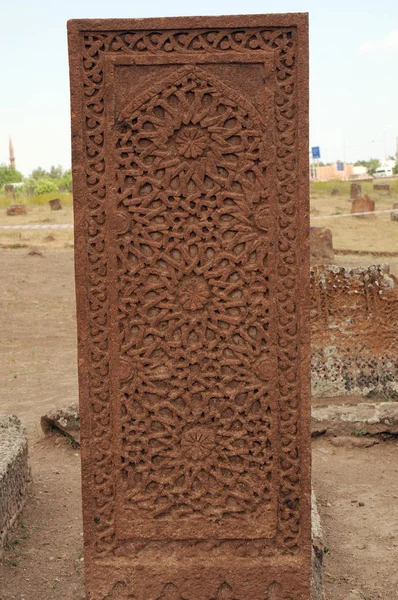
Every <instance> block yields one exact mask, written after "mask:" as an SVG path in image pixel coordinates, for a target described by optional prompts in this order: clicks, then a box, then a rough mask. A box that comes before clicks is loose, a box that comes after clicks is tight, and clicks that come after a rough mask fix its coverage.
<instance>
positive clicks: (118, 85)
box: [69, 14, 310, 600]
mask: <svg viewBox="0 0 398 600" xmlns="http://www.w3.org/2000/svg"><path fill="white" fill-rule="evenodd" d="M307 36H308V23H307V16H306V15H303V14H293V15H255V16H240V17H212V18H208V17H200V18H177V19H149V20H105V21H102V20H83V21H71V22H70V23H69V52H70V72H71V96H72V139H73V177H74V201H75V252H76V259H75V264H76V283H77V304H78V331H79V386H80V412H81V442H82V463H83V512H84V538H85V565H86V585H87V595H88V598H90V600H94V599H95V600H104V599H105V598H106V599H107V600H109V599H110V598H118V599H119V598H123V599H124V598H126V599H127V598H135V599H136V600H148V599H149V598H153V599H154V600H202V599H203V600H215V599H220V600H245V599H249V598H250V600H308V599H309V570H310V493H309V489H310V485H309V472H310V469H309V463H310V454H309V440H310V419H309V353H310V349H309V319H308V299H309V249H308V232H309V219H308V213H309V207H308V106H307V105H308V40H307Z"/></svg>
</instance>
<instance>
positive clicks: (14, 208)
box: [7, 204, 26, 217]
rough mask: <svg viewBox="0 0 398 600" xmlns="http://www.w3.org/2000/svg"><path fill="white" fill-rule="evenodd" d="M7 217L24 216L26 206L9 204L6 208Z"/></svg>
mask: <svg viewBox="0 0 398 600" xmlns="http://www.w3.org/2000/svg"><path fill="white" fill-rule="evenodd" d="M7 215H8V216H10V217H14V216H15V215H26V206H25V205H24V204H11V206H9V207H8V208H7Z"/></svg>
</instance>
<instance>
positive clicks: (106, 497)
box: [82, 28, 300, 554]
mask: <svg viewBox="0 0 398 600" xmlns="http://www.w3.org/2000/svg"><path fill="white" fill-rule="evenodd" d="M296 43H297V42H296V37H295V29H294V28H290V29H281V28H275V29H272V28H269V29H264V28H250V29H247V30H245V29H243V30H239V31H237V30H228V29H225V30H222V29H220V30H215V31H212V32H209V31H198V30H195V31H189V30H187V31H175V32H171V31H165V32H162V31H160V32H142V31H141V32H124V33H120V32H119V33H112V32H103V33H97V32H95V33H86V34H84V37H83V39H82V48H83V55H84V57H83V65H82V66H83V70H82V74H83V81H82V83H83V93H84V101H85V124H86V131H85V148H86V162H85V170H86V192H87V205H86V232H87V233H86V235H87V245H88V268H89V270H88V274H87V278H88V281H89V282H90V290H89V296H88V313H89V334H90V335H89V343H90V356H91V362H90V367H89V373H88V376H89V385H90V404H91V407H92V411H91V415H92V416H91V428H92V429H91V435H92V440H93V441H92V450H91V452H92V457H93V460H94V461H95V462H96V469H95V478H94V480H93V483H94V493H93V498H92V501H93V510H94V513H95V515H96V516H95V519H94V522H95V527H96V551H97V553H100V554H101V553H106V552H111V551H112V549H113V547H114V545H115V541H116V540H115V525H114V497H115V495H114V486H115V480H114V468H113V457H112V453H111V433H112V431H111V412H110V395H109V368H110V367H109V360H110V357H109V325H110V323H109V296H108V289H107V281H108V278H107V274H108V250H107V245H106V233H105V231H106V219H107V217H106V213H105V199H106V196H107V188H106V182H105V169H106V162H105V152H104V129H105V113H104V98H103V93H104V92H103V83H104V72H103V69H104V56H105V55H106V54H107V53H115V54H117V53H132V54H134V53H147V54H156V53H158V52H164V53H182V54H184V53H195V52H197V51H199V52H202V53H203V52H204V51H205V52H209V53H220V54H222V53H223V52H225V51H230V50H233V51H235V52H260V51H266V52H273V53H274V55H275V65H276V74H275V76H276V83H277V92H276V96H275V118H276V122H277V138H276V146H277V158H276V172H277V198H276V199H277V202H278V207H279V208H278V216H277V227H278V232H277V235H278V252H279V255H278V267H277V273H278V280H279V283H278V289H277V298H276V299H277V307H278V308H277V315H278V316H277V319H278V340H279V342H278V344H279V346H278V347H279V357H278V369H279V395H280V416H281V418H280V425H279V436H280V444H281V453H282V456H281V469H280V482H281V488H280V499H279V533H278V542H279V544H280V548H281V549H282V550H283V551H287V552H295V551H296V550H297V549H298V543H299V536H300V521H299V497H300V464H299V460H298V449H297V424H298V416H299V408H298V398H299V393H300V392H299V379H298V374H297V335H298V320H297V318H298V317H297V312H296V310H295V295H296V293H297V292H296V284H297V282H296V277H297V255H296V224H295V221H296V207H295V194H296V180H295V176H296V159H295V152H296V146H295V143H296V106H295V97H296V89H295V72H296V57H295V52H296ZM187 135H189V136H191V135H192V136H193V133H192V134H191V133H189V134H188V133H186V134H184V133H183V130H182V129H181V131H180V138H178V137H175V140H174V144H175V148H176V155H178V156H179V157H180V158H181V156H184V158H185V160H186V161H187V163H189V162H192V165H194V166H193V167H191V168H190V170H189V166H188V170H187V168H186V167H184V168H185V172H182V171H181V170H179V168H178V166H177V164H176V166H175V167H174V168H175V171H176V172H175V174H174V178H172V179H171V180H170V182H172V181H174V180H176V183H175V184H174V185H176V189H177V188H178V189H179V190H181V191H183V192H184V191H185V192H187V191H188V186H189V185H192V183H190V182H193V183H194V184H195V185H198V182H199V185H200V186H201V185H202V184H205V183H206V176H207V174H206V172H204V171H203V167H201V166H199V165H200V160H199V161H198V162H195V161H194V156H193V153H195V152H196V153H197V157H196V158H201V157H202V156H203V154H204V152H205V149H203V148H202V146H203V143H204V139H203V141H201V140H202V138H199V139H198V141H196V142H195V138H194V137H192V139H190V140H191V141H189V140H188V139H187V140H186V141H185V142H184V143H185V146H184V143H182V142H183V141H184V140H181V136H182V138H184V136H187ZM199 141H200V143H199ZM188 142H189V143H188ZM194 142H195V143H194ZM165 144H167V140H165ZM178 148H180V150H181V149H183V150H182V153H181V151H178ZM184 148H185V150H184ZM188 148H190V149H188ZM200 151H202V154H199V152H200ZM159 152H161V148H159ZM184 153H185V154H186V155H184ZM189 154H191V156H189ZM152 156H153V154H152ZM142 160H143V161H145V160H148V157H146V156H145V153H142ZM153 160H155V161H157V162H158V164H159V169H162V167H161V166H160V163H161V161H162V157H161V153H160V154H158V155H157V156H153ZM155 166H156V163H155ZM151 168H152V167H151ZM212 170H213V171H214V168H213V167H212ZM188 173H189V177H188ZM214 175H215V173H214ZM218 177H219V178H220V179H221V180H223V182H224V184H225V173H223V172H221V173H218ZM227 178H228V175H227ZM213 181H214V178H213ZM145 185H148V186H151V185H152V183H151V182H150V181H148V182H147V183H146V184H144V186H145ZM142 193H145V187H144V189H143V190H142ZM154 210H155V211H156V208H154ZM230 210H231V209H230V207H229V211H230ZM260 215H261V216H260ZM233 218H236V216H234V217H233ZM246 218H247V219H248V221H249V222H250V219H253V223H254V224H255V225H257V227H259V228H260V229H264V230H265V231H266V230H267V225H268V223H267V218H266V216H265V217H263V209H262V208H261V211H260V212H258V213H257V217H256V215H255V214H253V215H252V216H250V214H247V215H246ZM198 226H199V223H197V224H196V223H195V227H196V228H197V227H198ZM204 226H205V227H206V225H204ZM158 234H160V235H162V234H161V232H160V231H159V232H158ZM240 235H241V236H242V237H243V238H244V236H245V235H247V234H246V233H244V230H242V231H241V233H240ZM253 240H255V236H253ZM155 243H156V240H155ZM249 243H254V241H250V240H249ZM175 250H176V251H177V248H176V249H175ZM210 250H211V246H210V245H209V246H208V252H209V254H211V252H210ZM143 251H145V249H143ZM174 260H175V259H174ZM180 281H182V277H181V279H180ZM178 283H179V282H178V281H176V290H177V286H178ZM237 287H239V282H238V281H237ZM237 291H238V290H237V289H236V290H234V292H237ZM152 292H155V293H156V291H155V290H152ZM176 297H177V292H176ZM149 300H150V298H148V301H149ZM206 301H207V300H206ZM233 308H234V307H233V306H231V309H233ZM155 323H156V319H155ZM155 326H156V325H155ZM179 327H180V330H181V334H182V335H184V336H185V339H186V340H187V341H188V339H190V340H191V342H190V343H193V344H194V343H195V336H194V335H193V330H192V328H190V327H189V325H188V324H187V325H185V326H184V328H183V329H181V327H182V325H180V326H179ZM203 327H204V326H203ZM157 360H158V361H159V362H161V360H162V358H161V357H159V358H158V359H157ZM130 368H131V369H132V372H133V373H134V372H136V371H135V369H136V366H135V365H134V364H132V365H131V366H130ZM151 368H152V370H153V369H155V370H156V369H157V368H159V369H160V371H162V369H163V370H164V371H165V373H167V369H168V367H167V365H166V366H164V365H163V366H160V367H156V361H155V364H152V366H151ZM128 369H129V361H128V362H127V371H128ZM161 377H162V376H161ZM155 380H156V379H155ZM159 381H162V380H161V379H160V380H159ZM198 381H200V379H198ZM150 393H151V392H150ZM197 393H200V392H199V391H198V392H197ZM242 393H243V394H244V393H245V392H242ZM238 395H239V394H238ZM176 400H177V399H176ZM253 401H254V402H255V399H253ZM225 408H226V407H225ZM173 410H179V409H178V404H177V405H176V408H173ZM163 418H165V417H163Z"/></svg>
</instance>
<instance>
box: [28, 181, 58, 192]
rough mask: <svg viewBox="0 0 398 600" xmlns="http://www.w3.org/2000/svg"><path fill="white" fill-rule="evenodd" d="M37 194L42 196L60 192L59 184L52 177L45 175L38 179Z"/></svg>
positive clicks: (35, 187)
mask: <svg viewBox="0 0 398 600" xmlns="http://www.w3.org/2000/svg"><path fill="white" fill-rule="evenodd" d="M34 190H35V196H41V195H42V194H52V193H55V194H56V193H57V192H58V186H57V184H56V183H55V181H53V180H52V179H49V178H47V177H43V178H42V179H38V180H37V181H36V182H35V185H34Z"/></svg>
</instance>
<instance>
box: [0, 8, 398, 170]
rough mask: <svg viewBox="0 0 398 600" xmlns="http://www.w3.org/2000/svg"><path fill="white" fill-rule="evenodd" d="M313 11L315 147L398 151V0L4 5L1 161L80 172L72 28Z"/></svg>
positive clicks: (359, 153) (342, 153)
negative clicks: (73, 24)
mask: <svg viewBox="0 0 398 600" xmlns="http://www.w3.org/2000/svg"><path fill="white" fill-rule="evenodd" d="M281 10H283V12H309V13H310V53H311V117H310V121H311V133H310V135H311V144H312V145H319V146H320V147H321V153H322V159H323V160H336V159H341V160H344V159H345V160H346V161H351V160H357V159H361V158H364V159H366V158H369V157H370V156H376V157H379V158H381V159H384V158H385V154H393V153H395V145H396V137H397V136H398V77H397V72H398V2H397V0H381V1H380V2H378V3H375V2H374V1H372V2H370V1H368V0H362V1H356V0H355V1H351V2H349V1H348V0H346V1H345V2H343V1H341V0H335V1H332V2H327V3H326V2H324V1H322V0H314V1H307V2H304V1H289V0H285V1H284V2H280V1H279V2H273V1H270V2H267V0H262V1H261V2H259V1H258V0H245V1H244V2H242V1H241V2H237V1H236V0H228V1H227V0H211V1H210V0H201V1H200V2H199V1H198V0H191V1H190V2H189V3H188V2H184V3H183V2H181V0H168V1H167V2H166V1H160V0H152V1H151V0H148V1H147V2H142V1H141V2H133V1H131V0H130V1H125V0H118V1H117V2H110V1H109V0H79V1H78V0H68V1H64V0H62V1H60V0H52V1H50V0H30V1H27V0H0V21H1V23H2V32H1V36H0V56H1V63H0V65H1V66H0V72H1V94H0V163H8V137H9V135H10V134H11V136H12V139H13V142H14V147H15V154H16V161H17V168H19V169H20V170H21V171H22V172H23V173H24V174H28V173H29V172H30V171H32V169H33V168H35V167H36V166H38V165H40V166H42V167H44V168H49V167H50V165H52V164H61V165H62V166H63V167H65V168H66V167H69V166H70V139H69V138H70V129H69V81H68V61H67V44H66V21H67V20H68V19H70V18H84V17H87V18H89V17H91V18H93V17H99V18H106V17H131V18H135V17H161V16H176V15H177V16H179V15H180V16H184V15H222V14H242V13H247V14H250V13H269V12H281Z"/></svg>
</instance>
